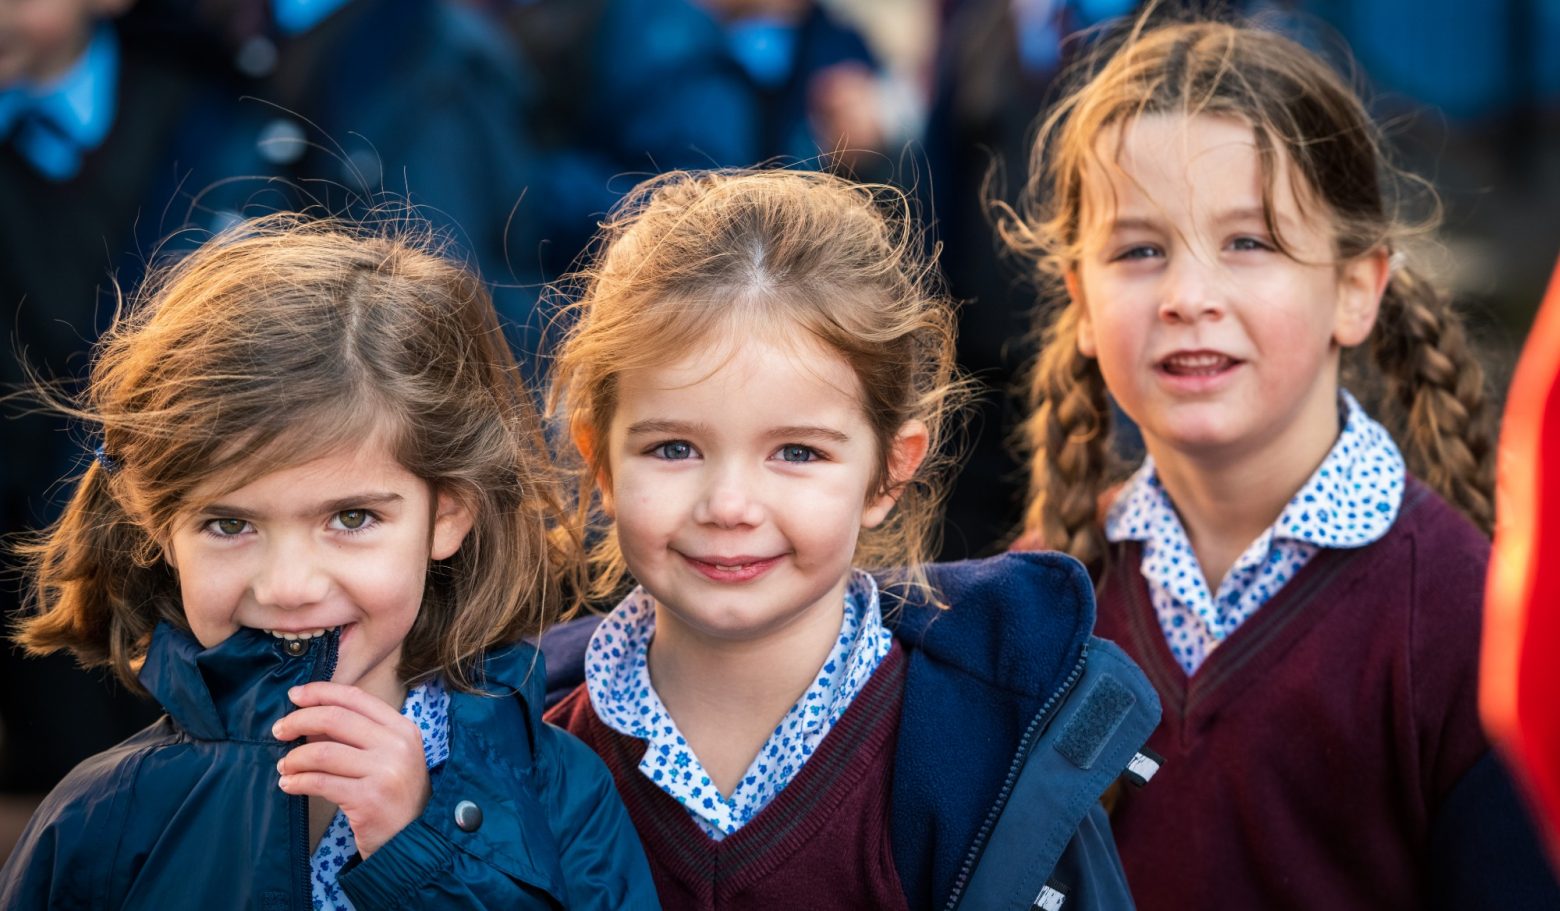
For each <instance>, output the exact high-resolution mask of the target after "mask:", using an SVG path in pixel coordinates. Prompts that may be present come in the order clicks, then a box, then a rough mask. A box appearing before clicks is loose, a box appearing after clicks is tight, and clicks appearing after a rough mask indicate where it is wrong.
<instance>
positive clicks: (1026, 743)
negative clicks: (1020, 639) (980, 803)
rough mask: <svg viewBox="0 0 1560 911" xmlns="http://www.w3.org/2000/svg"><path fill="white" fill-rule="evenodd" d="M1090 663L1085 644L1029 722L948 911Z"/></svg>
mask: <svg viewBox="0 0 1560 911" xmlns="http://www.w3.org/2000/svg"><path fill="white" fill-rule="evenodd" d="M1088 659H1089V643H1088V641H1087V640H1085V641H1084V643H1083V651H1081V652H1079V654H1078V661H1077V663H1076V664H1074V665H1073V669H1072V673H1070V674H1068V675H1067V679H1066V680H1063V681H1062V683H1061V685H1060V686H1058V687H1057V688H1056V691H1055V692H1053V693H1051V695H1050V697H1049V698H1047V699H1046V701H1045V704H1044V705H1042V706H1041V707H1040V711H1039V712H1038V713H1037V714H1036V715H1035V717H1034V718H1033V719H1031V720H1030V722H1029V727H1028V728H1026V729H1025V730H1024V736H1023V738H1022V739H1020V740H1019V742H1018V751H1017V752H1016V753H1014V754H1013V761H1012V762H1010V763H1009V764H1008V773H1007V778H1006V779H1005V780H1004V781H1003V782H1002V789H1001V790H999V791H998V792H997V800H996V803H994V804H992V805H991V809H990V810H989V811H988V812H987V813H986V819H985V821H984V822H982V823H981V825H980V830H979V831H978V832H976V833H975V841H974V842H972V843H971V844H970V850H969V851H968V853H966V854H965V855H964V863H963V864H961V865H960V866H959V875H958V877H956V878H955V879H954V881H953V891H952V892H950V893H949V894H948V903H947V904H946V905H944V906H943V908H944V909H945V911H953V909H954V908H956V907H957V906H958V904H959V897H960V896H962V895H963V894H964V887H965V885H966V884H968V883H969V879H970V874H971V873H973V872H975V862H976V861H977V860H979V859H980V852H981V850H982V849H984V848H985V847H986V839H987V838H989V837H991V830H992V829H993V828H995V827H996V824H997V819H998V817H1000V816H1001V815H1002V810H1003V808H1004V807H1006V806H1007V801H1008V797H1009V796H1010V795H1011V794H1012V793H1013V785H1014V784H1016V783H1017V782H1018V774H1019V773H1020V772H1022V771H1023V770H1024V763H1025V762H1028V761H1029V753H1030V751H1031V750H1032V749H1033V748H1034V743H1035V740H1036V738H1038V737H1039V736H1040V732H1041V730H1043V729H1044V728H1045V725H1046V722H1048V721H1050V719H1051V714H1052V713H1053V712H1054V711H1055V710H1056V707H1057V705H1059V704H1060V703H1061V701H1062V697H1064V696H1066V695H1067V693H1068V692H1069V691H1071V690H1072V688H1073V686H1075V685H1076V684H1077V683H1078V678H1079V677H1082V676H1083V666H1084V664H1085V663H1087V662H1088Z"/></svg>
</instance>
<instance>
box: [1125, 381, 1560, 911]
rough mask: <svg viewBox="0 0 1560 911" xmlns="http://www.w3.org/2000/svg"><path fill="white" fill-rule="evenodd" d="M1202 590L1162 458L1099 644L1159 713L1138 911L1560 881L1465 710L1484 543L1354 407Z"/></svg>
mask: <svg viewBox="0 0 1560 911" xmlns="http://www.w3.org/2000/svg"><path fill="white" fill-rule="evenodd" d="M1340 414H1341V418H1342V427H1343V429H1342V431H1341V433H1340V435H1339V438H1338V440H1337V442H1336V443H1335V444H1334V446H1333V447H1332V449H1331V451H1330V452H1329V453H1328V454H1327V456H1326V458H1325V459H1324V460H1323V462H1322V464H1321V465H1320V466H1319V467H1318V468H1317V470H1316V472H1315V473H1314V474H1313V475H1312V476H1311V478H1310V479H1308V480H1307V482H1306V483H1305V484H1304V485H1303V486H1302V487H1301V489H1300V490H1299V491H1298V492H1297V493H1296V495H1295V497H1294V499H1293V500H1291V502H1290V503H1289V504H1288V506H1287V507H1286V508H1285V510H1284V511H1283V513H1282V514H1281V515H1280V517H1279V519H1278V520H1277V521H1276V522H1275V523H1274V525H1273V527H1271V528H1270V529H1268V530H1267V531H1266V532H1264V533H1263V535H1261V536H1259V537H1258V539H1257V540H1256V541H1255V542H1253V544H1252V546H1251V547H1250V548H1248V550H1247V551H1246V552H1245V553H1243V554H1242V555H1241V556H1240V558H1238V559H1237V561H1236V562H1235V564H1234V565H1233V567H1232V568H1231V570H1230V573H1229V574H1228V575H1227V576H1226V578H1225V579H1224V580H1223V581H1222V583H1221V584H1220V585H1219V586H1218V588H1217V589H1216V590H1212V591H1210V589H1209V587H1208V585H1207V583H1206V582H1205V580H1204V579H1203V576H1202V573H1201V570H1200V569H1199V568H1198V565H1197V562H1196V555H1195V553H1194V552H1193V550H1192V548H1191V546H1190V543H1189V542H1188V541H1187V539H1186V536H1185V532H1184V529H1182V528H1181V526H1180V522H1179V519H1178V518H1176V516H1175V513H1174V509H1173V507H1172V506H1171V504H1170V502H1169V498H1168V495H1167V494H1165V492H1164V490H1163V487H1162V486H1161V485H1160V483H1159V481H1158V477H1157V474H1156V471H1155V469H1154V466H1153V464H1152V461H1149V462H1148V463H1146V464H1145V466H1144V467H1143V469H1141V470H1140V471H1139V472H1138V474H1137V475H1135V476H1134V478H1133V479H1132V480H1131V481H1130V482H1128V484H1127V485H1126V487H1125V488H1124V489H1123V490H1122V492H1121V493H1120V495H1119V496H1118V497H1117V499H1116V501H1115V503H1114V504H1113V506H1112V508H1111V510H1110V512H1109V515H1108V516H1107V520H1106V536H1107V538H1108V539H1109V540H1110V541H1111V542H1112V548H1111V551H1110V558H1109V563H1108V566H1107V568H1106V570H1105V575H1104V577H1103V578H1102V580H1101V581H1100V586H1099V605H1100V606H1099V628H1098V631H1099V633H1100V635H1103V636H1107V637H1109V638H1111V639H1113V640H1114V641H1116V642H1117V643H1118V644H1120V645H1121V646H1122V647H1123V648H1124V649H1126V650H1127V652H1128V653H1129V654H1131V655H1132V656H1133V657H1134V658H1135V659H1136V660H1137V661H1138V662H1139V664H1140V665H1141V666H1142V667H1143V669H1144V671H1145V672H1146V673H1147V674H1148V677H1149V679H1150V680H1151V681H1152V683H1153V685H1154V688H1155V690H1156V691H1157V693H1158V694H1159V698H1160V700H1161V703H1162V704H1163V706H1164V715H1165V717H1164V723H1163V724H1161V726H1160V727H1159V729H1158V730H1156V731H1155V733H1154V735H1153V737H1151V738H1150V740H1149V747H1150V749H1151V750H1153V751H1154V752H1156V753H1158V754H1160V755H1161V756H1162V757H1163V758H1164V770H1163V771H1162V772H1161V773H1160V775H1159V777H1158V778H1157V779H1156V780H1155V782H1154V787H1152V788H1148V789H1144V790H1142V791H1140V792H1132V793H1127V794H1125V795H1123V796H1122V798H1121V800H1120V801H1119V803H1118V804H1117V806H1116V808H1115V812H1114V814H1113V816H1112V820H1111V824H1112V827H1113V829H1114V830H1115V833H1116V838H1117V844H1118V846H1119V847H1120V850H1121V854H1122V860H1123V863H1124V864H1125V865H1126V870H1127V878H1128V881H1129V882H1130V883H1131V885H1132V890H1133V895H1134V896H1135V897H1136V899H1137V901H1138V904H1139V907H1141V908H1144V909H1156V911H1157V909H1193V908H1197V909H1203V908H1220V907H1227V908H1264V909H1275V911H1277V909H1285V908H1293V909H1302V908H1304V909H1314V908H1329V909H1334V908H1336V909H1349V908H1359V909H1362V911H1363V909H1383V908H1424V907H1449V908H1450V907H1457V908H1470V907H1474V908H1480V907H1489V908H1497V907H1499V908H1519V907H1520V908H1539V907H1560V891H1557V890H1556V888H1555V885H1554V883H1553V881H1552V878H1551V877H1550V876H1549V874H1548V872H1547V870H1546V869H1545V867H1544V862H1543V860H1542V858H1541V857H1540V856H1539V855H1538V854H1537V851H1536V844H1535V842H1534V841H1533V839H1532V833H1531V830H1530V827H1529V826H1528V824H1527V821H1526V819H1525V816H1524V813H1523V811H1522V810H1521V808H1520V806H1519V804H1518V802H1517V801H1516V800H1515V798H1514V795H1513V793H1512V792H1511V788H1510V785H1509V782H1507V781H1506V780H1505V776H1504V774H1503V773H1502V772H1501V771H1500V770H1499V769H1498V767H1497V766H1496V765H1495V763H1494V760H1493V757H1491V756H1490V754H1489V746H1488V744H1487V742H1486V741H1485V738H1484V734H1483V732H1482V730H1481V729H1480V726H1479V719H1478V712H1477V692H1478V675H1477V663H1478V642H1479V633H1480V622H1481V604H1482V601H1483V586H1484V570H1485V564H1486V562H1487V560H1488V555H1489V541H1488V540H1487V539H1486V538H1485V537H1484V536H1483V535H1482V534H1481V533H1480V532H1479V531H1478V530H1477V529H1475V528H1474V527H1473V526H1472V525H1471V524H1470V523H1469V522H1468V521H1467V520H1466V519H1465V518H1463V517H1462V516H1461V515H1460V514H1459V513H1457V512H1456V511H1455V510H1453V509H1452V508H1451V507H1450V506H1448V505H1447V504H1446V503H1445V502H1444V501H1442V500H1441V499H1440V497H1438V496H1437V495H1436V494H1435V493H1434V492H1432V491H1431V490H1429V489H1428V488H1427V487H1425V486H1424V485H1423V484H1421V483H1419V482H1418V481H1417V480H1415V479H1413V478H1412V477H1409V476H1408V475H1407V474H1406V472H1405V471H1404V466H1403V460H1402V457H1401V455H1400V454H1399V453H1398V450H1397V447H1396V446H1395V445H1394V444H1393V443H1392V440H1391V438H1390V436H1389V435H1388V434H1387V432H1386V431H1385V430H1384V429H1383V428H1381V427H1380V425H1378V424H1376V423H1375V422H1374V421H1372V420H1370V418H1369V417H1367V416H1366V415H1365V414H1364V412H1363V411H1362V410H1361V409H1360V408H1359V406H1358V404H1357V403H1356V402H1355V401H1354V400H1353V399H1352V397H1350V396H1348V394H1347V393H1344V394H1343V396H1342V398H1341V401H1340Z"/></svg>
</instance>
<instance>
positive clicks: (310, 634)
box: [266, 629, 325, 642]
mask: <svg viewBox="0 0 1560 911" xmlns="http://www.w3.org/2000/svg"><path fill="white" fill-rule="evenodd" d="M266 632H268V633H270V634H271V635H273V636H275V637H276V638H278V639H286V640H288V641H289V642H291V641H294V640H298V639H313V638H314V637H315V636H323V635H325V631H324V630H322V629H305V630H299V631H298V632H295V633H289V632H285V631H283V630H277V629H268V630H266Z"/></svg>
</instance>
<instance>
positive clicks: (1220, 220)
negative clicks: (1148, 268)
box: [1109, 206, 1294, 234]
mask: <svg viewBox="0 0 1560 911" xmlns="http://www.w3.org/2000/svg"><path fill="white" fill-rule="evenodd" d="M1244 221H1258V222H1262V223H1263V224H1264V225H1266V224H1267V213H1266V212H1264V211H1263V209H1262V207H1261V206H1242V207H1239V208H1234V209H1227V210H1225V211H1223V212H1220V213H1218V214H1217V215H1215V216H1214V218H1213V222H1214V224H1218V225H1224V224H1229V223H1231V222H1244ZM1273 221H1274V222H1275V223H1276V224H1277V225H1278V227H1279V228H1281V229H1286V230H1287V229H1292V228H1293V227H1294V220H1293V219H1292V218H1290V217H1289V216H1288V215H1287V214H1285V213H1283V212H1274V213H1273ZM1161 228H1162V224H1161V222H1159V221H1158V220H1156V219H1154V218H1152V217H1150V216H1147V215H1128V216H1126V217H1124V218H1113V219H1111V222H1110V232H1109V233H1111V234H1115V233H1117V232H1121V231H1157V230H1160V229H1161Z"/></svg>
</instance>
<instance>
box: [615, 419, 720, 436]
mask: <svg viewBox="0 0 1560 911" xmlns="http://www.w3.org/2000/svg"><path fill="white" fill-rule="evenodd" d="M709 429H710V428H709V425H708V424H696V423H693V422H690V421H667V420H662V419H660V418H651V419H649V420H646V421H635V422H634V423H632V424H630V425H628V431H627V433H628V435H629V436H640V435H642V434H647V433H653V434H672V435H674V436H692V435H694V434H698V433H707V432H709Z"/></svg>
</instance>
